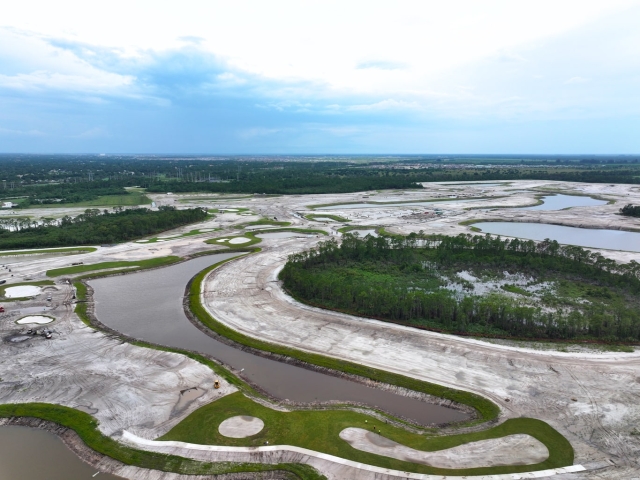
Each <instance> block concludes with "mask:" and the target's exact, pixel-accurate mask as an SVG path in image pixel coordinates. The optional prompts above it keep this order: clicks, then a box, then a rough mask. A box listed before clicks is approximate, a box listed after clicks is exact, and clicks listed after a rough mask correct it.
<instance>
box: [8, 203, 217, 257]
mask: <svg viewBox="0 0 640 480" xmlns="http://www.w3.org/2000/svg"><path fill="white" fill-rule="evenodd" d="M207 215H208V214H207V211H206V210H205V209H203V208H190V209H185V210H177V209H175V208H174V207H160V208H159V210H158V211H151V210H149V209H146V208H131V209H128V210H124V209H122V208H116V209H114V211H111V212H110V211H108V210H104V211H103V212H100V210H98V209H88V210H85V212H84V213H83V214H81V215H78V216H77V217H75V218H71V217H69V216H65V217H62V219H61V220H60V221H59V222H56V221H54V220H46V221H40V222H37V221H33V220H30V219H7V220H3V221H2V222H0V226H2V227H4V228H0V249H7V250H8V249H24V248H41V247H65V246H75V245H97V244H105V243H118V242H126V241H129V240H134V239H136V238H141V237H145V236H147V235H153V234H156V233H160V232H163V231H165V230H171V229H173V228H177V227H180V226H182V225H187V224H190V223H194V222H200V221H202V220H205V219H206V218H207Z"/></svg>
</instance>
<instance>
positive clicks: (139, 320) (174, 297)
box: [89, 253, 469, 424]
mask: <svg viewBox="0 0 640 480" xmlns="http://www.w3.org/2000/svg"><path fill="white" fill-rule="evenodd" d="M237 255H240V254H239V253H221V254H216V255H210V256H207V257H200V258H196V259H193V260H189V261H187V262H183V263H180V264H177V265H172V266H168V267H164V268H162V269H160V270H153V271H148V272H138V273H131V274H127V275H122V276H116V277H108V278H102V279H96V280H92V281H90V282H89V283H90V284H91V286H92V287H93V289H94V300H95V303H96V316H97V317H98V319H99V320H100V321H101V322H102V323H104V324H105V325H107V326H108V327H110V328H112V329H114V330H117V331H119V332H122V333H124V334H125V335H128V336H131V337H134V338H137V339H140V340H144V341H147V342H151V343H156V344H160V345H167V346H170V347H174V348H178V349H185V350H193V351H198V352H202V353H205V354H208V355H211V356H213V357H214V358H217V359H218V360H220V361H222V362H224V363H225V364H226V365H228V366H230V367H232V369H234V370H236V371H239V370H241V369H244V371H243V376H245V377H246V378H248V379H249V380H250V381H251V382H253V383H254V384H256V385H258V386H259V387H260V388H262V389H263V390H265V391H266V392H268V393H269V394H270V395H272V396H274V397H276V398H280V399H288V400H292V401H295V402H304V403H308V402H327V401H332V400H335V401H340V402H358V403H362V404H366V405H369V406H372V407H378V408H381V409H383V410H386V411H388V412H390V413H392V414H394V415H398V416H402V417H406V418H409V419H412V420H414V421H417V422H419V423H421V424H432V423H448V422H456V421H461V420H465V419H467V418H469V416H468V415H467V414H466V413H463V412H460V411H458V410H454V409H451V408H447V407H443V406H439V405H432V404H429V403H425V402H422V401H420V400H418V399H414V398H409V397H406V396H402V395H398V394H395V393H393V392H390V391H385V390H380V389H376V388H371V387H367V386H365V385H362V384H359V383H356V382H353V381H350V380H347V379H344V378H339V377H334V376H331V375H326V374H323V373H319V372H315V371H312V370H307V369H305V368H302V367H298V366H295V365H290V364H287V363H281V362H277V361H275V360H270V359H267V358H264V357H261V356H258V355H253V354H251V353H248V352H245V351H242V350H240V349H237V348H234V347H231V346H229V345H227V344H225V343H222V342H219V341H217V340H215V339H214V338H211V337H210V336H208V335H206V334H205V333H203V332H201V331H200V330H198V329H197V328H196V327H195V326H194V325H193V324H192V323H191V322H190V321H189V320H188V318H187V317H186V315H185V313H184V310H183V303H182V301H183V295H184V292H185V286H186V285H187V283H188V282H189V280H190V279H191V278H192V277H193V276H194V275H195V274H196V273H198V272H200V271H201V270H203V269H205V268H207V267H208V266H210V265H212V264H214V263H217V262H220V261H222V260H226V259H229V258H232V257H235V256H237Z"/></svg>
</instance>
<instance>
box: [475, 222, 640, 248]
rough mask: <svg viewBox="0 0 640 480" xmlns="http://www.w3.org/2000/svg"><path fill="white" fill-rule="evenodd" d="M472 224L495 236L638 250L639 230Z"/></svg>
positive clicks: (491, 223) (501, 223)
mask: <svg viewBox="0 0 640 480" xmlns="http://www.w3.org/2000/svg"><path fill="white" fill-rule="evenodd" d="M473 226H474V227H477V228H479V229H480V230H482V231H483V232H487V233H493V234H495V235H505V236H509V237H520V238H526V239H530V240H538V241H540V240H544V239H546V238H548V239H550V240H556V241H557V242H558V243H563V244H565V245H577V246H579V247H591V248H607V249H610V250H627V251H629V252H640V233H637V232H624V231H622V230H604V229H597V228H577V227H565V226H563V225H549V224H547V223H524V222H480V223H474V224H473Z"/></svg>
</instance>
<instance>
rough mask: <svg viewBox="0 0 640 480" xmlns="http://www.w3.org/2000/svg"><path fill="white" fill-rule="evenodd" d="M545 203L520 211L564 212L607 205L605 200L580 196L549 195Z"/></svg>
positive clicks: (543, 199) (523, 208)
mask: <svg viewBox="0 0 640 480" xmlns="http://www.w3.org/2000/svg"><path fill="white" fill-rule="evenodd" d="M541 200H542V201H543V202H544V203H542V204H541V205H535V206H533V207H520V208H519V210H562V209H564V208H571V207H597V206H599V205H606V204H607V203H608V202H606V201H605V200H598V199H596V198H591V197H580V196H578V195H547V196H544V197H542V198H541Z"/></svg>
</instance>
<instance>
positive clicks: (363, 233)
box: [345, 229, 378, 238]
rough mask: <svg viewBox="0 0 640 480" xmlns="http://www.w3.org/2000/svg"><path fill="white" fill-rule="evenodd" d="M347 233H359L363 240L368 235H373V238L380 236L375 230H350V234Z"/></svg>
mask: <svg viewBox="0 0 640 480" xmlns="http://www.w3.org/2000/svg"><path fill="white" fill-rule="evenodd" d="M345 233H353V234H355V233H357V234H358V235H359V236H360V237H361V238H364V237H366V236H367V235H371V236H372V237H377V236H378V234H377V233H376V231H375V229H370V230H349V231H348V232H345Z"/></svg>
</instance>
